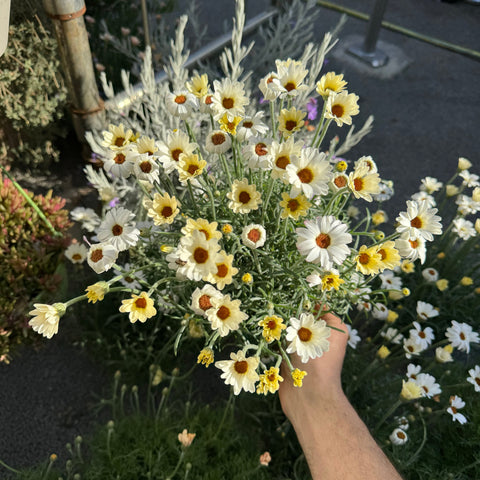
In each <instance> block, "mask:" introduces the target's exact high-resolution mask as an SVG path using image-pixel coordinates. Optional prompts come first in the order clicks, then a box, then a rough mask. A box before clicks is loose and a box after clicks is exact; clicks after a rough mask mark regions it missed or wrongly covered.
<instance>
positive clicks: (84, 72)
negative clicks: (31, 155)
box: [43, 0, 105, 144]
mask: <svg viewBox="0 0 480 480" xmlns="http://www.w3.org/2000/svg"><path fill="white" fill-rule="evenodd" d="M43 7H44V9H45V12H46V13H47V15H48V16H49V17H50V18H51V19H52V21H53V24H54V27H55V34H56V37H57V41H58V47H59V51H60V57H61V62H62V66H63V70H64V73H65V76H66V82H67V86H68V90H69V94H70V100H71V106H70V108H71V112H72V117H73V125H74V128H75V132H76V134H77V137H78V139H79V140H80V142H82V143H83V144H86V141H85V132H86V131H88V130H101V129H102V128H104V119H105V114H104V105H103V101H102V100H101V98H100V95H99V93H98V87H97V83H96V81H95V72H94V69H93V62H92V54H91V51H90V44H89V43H88V35H87V30H86V28H85V21H84V19H83V15H84V13H85V11H86V7H85V2H84V0H43Z"/></svg>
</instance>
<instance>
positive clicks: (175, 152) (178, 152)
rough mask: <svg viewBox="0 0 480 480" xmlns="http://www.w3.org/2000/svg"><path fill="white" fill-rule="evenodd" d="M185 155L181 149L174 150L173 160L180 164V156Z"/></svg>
mask: <svg viewBox="0 0 480 480" xmlns="http://www.w3.org/2000/svg"><path fill="white" fill-rule="evenodd" d="M182 153H183V150H182V149H181V148H176V149H175V150H172V158H173V159H174V160H175V161H176V162H178V159H179V158H180V155H181V154H182Z"/></svg>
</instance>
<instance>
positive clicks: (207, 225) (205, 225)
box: [181, 218, 222, 240]
mask: <svg viewBox="0 0 480 480" xmlns="http://www.w3.org/2000/svg"><path fill="white" fill-rule="evenodd" d="M217 226H218V223H217V222H209V221H208V220H206V219H204V218H197V219H196V220H194V219H193V218H187V223H186V225H185V226H184V227H182V230H181V232H182V234H183V235H191V234H192V233H193V232H194V231H195V230H198V231H199V232H202V233H203V234H204V235H205V239H206V240H212V239H213V240H220V239H221V238H222V234H221V232H219V231H218V230H217Z"/></svg>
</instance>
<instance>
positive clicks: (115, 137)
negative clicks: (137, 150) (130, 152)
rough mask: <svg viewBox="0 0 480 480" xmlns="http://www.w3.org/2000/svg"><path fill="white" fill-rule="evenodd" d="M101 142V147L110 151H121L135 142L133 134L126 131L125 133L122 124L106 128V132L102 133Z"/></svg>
mask: <svg viewBox="0 0 480 480" xmlns="http://www.w3.org/2000/svg"><path fill="white" fill-rule="evenodd" d="M102 133H103V141H102V142H101V145H102V146H103V147H108V148H109V149H110V150H122V149H123V148H125V147H126V146H127V145H129V144H130V143H131V142H133V141H134V140H135V136H134V135H133V132H132V131H131V130H130V129H128V130H126V131H125V127H124V126H123V124H120V125H112V124H110V125H109V126H108V131H103V132H102Z"/></svg>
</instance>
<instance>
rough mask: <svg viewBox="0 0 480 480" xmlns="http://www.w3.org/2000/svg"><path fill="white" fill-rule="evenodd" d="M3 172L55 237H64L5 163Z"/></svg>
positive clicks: (0, 166) (1, 166)
mask: <svg viewBox="0 0 480 480" xmlns="http://www.w3.org/2000/svg"><path fill="white" fill-rule="evenodd" d="M0 168H1V169H2V172H3V173H4V174H5V175H6V176H7V177H8V178H9V179H10V181H11V182H12V184H13V186H14V187H15V188H16V189H17V190H18V191H19V192H20V194H21V195H22V196H23V198H25V200H26V201H27V202H28V203H29V204H30V206H31V207H32V208H33V209H34V210H35V211H36V212H37V215H38V216H39V217H40V218H41V219H42V220H43V221H44V222H45V225H47V227H48V228H49V230H50V231H51V232H52V235H53V236H54V237H62V236H63V235H62V234H61V233H60V232H57V231H56V230H55V228H54V227H53V225H52V223H51V222H50V220H49V219H48V218H47V217H46V216H45V214H44V213H43V212H42V211H41V210H40V207H39V206H38V205H37V204H36V203H35V202H34V201H33V200H32V199H31V198H30V196H29V195H28V193H27V192H26V191H25V190H24V189H23V188H22V187H21V186H20V184H19V183H18V182H16V181H15V179H14V178H13V177H12V176H11V175H10V173H9V172H8V171H7V170H6V169H5V167H4V166H3V165H0Z"/></svg>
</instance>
